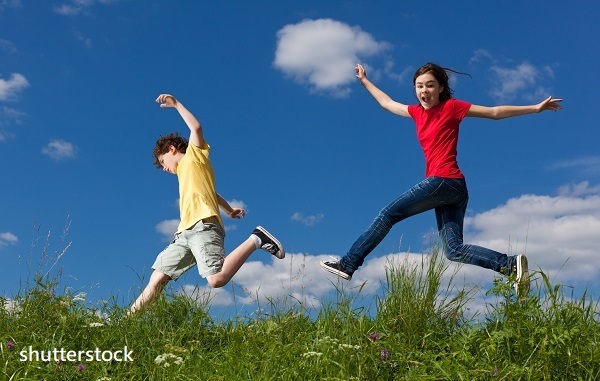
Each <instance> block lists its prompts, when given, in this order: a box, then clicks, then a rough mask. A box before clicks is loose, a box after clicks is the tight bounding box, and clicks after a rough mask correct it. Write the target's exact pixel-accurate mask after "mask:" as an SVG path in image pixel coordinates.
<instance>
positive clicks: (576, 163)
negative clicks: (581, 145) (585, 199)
mask: <svg viewBox="0 0 600 381" xmlns="http://www.w3.org/2000/svg"><path fill="white" fill-rule="evenodd" d="M549 169H551V170H562V169H568V170H573V169H574V170H577V171H579V172H581V173H583V174H584V175H600V156H584V157H579V158H575V159H570V160H563V161H559V162H556V163H553V164H551V165H550V166H549Z"/></svg>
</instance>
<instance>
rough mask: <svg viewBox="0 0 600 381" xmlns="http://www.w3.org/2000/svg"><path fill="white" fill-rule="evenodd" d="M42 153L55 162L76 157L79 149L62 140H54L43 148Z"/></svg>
mask: <svg viewBox="0 0 600 381" xmlns="http://www.w3.org/2000/svg"><path fill="white" fill-rule="evenodd" d="M42 153H43V154H44V155H47V156H49V157H51V158H52V159H55V160H61V159H69V158H73V157H75V154H76V153H77V147H76V146H75V145H73V143H69V142H67V141H64V140H62V139H54V140H51V141H50V142H49V143H48V145H47V146H46V147H44V148H42Z"/></svg>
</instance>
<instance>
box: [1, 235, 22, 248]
mask: <svg viewBox="0 0 600 381" xmlns="http://www.w3.org/2000/svg"><path fill="white" fill-rule="evenodd" d="M17 243H19V237H17V236H16V235H14V234H13V233H11V232H4V233H0V247H2V246H7V245H16V244H17Z"/></svg>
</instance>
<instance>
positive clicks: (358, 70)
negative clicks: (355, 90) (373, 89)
mask: <svg viewBox="0 0 600 381" xmlns="http://www.w3.org/2000/svg"><path fill="white" fill-rule="evenodd" d="M354 70H355V71H356V78H358V79H361V80H362V79H363V78H367V72H366V71H365V68H364V67H362V65H361V64H356V67H355V68H354Z"/></svg>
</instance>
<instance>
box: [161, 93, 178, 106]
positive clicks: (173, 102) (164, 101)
mask: <svg viewBox="0 0 600 381" xmlns="http://www.w3.org/2000/svg"><path fill="white" fill-rule="evenodd" d="M156 102H157V103H160V107H175V106H177V99H175V97H174V96H172V95H170V94H160V95H159V96H158V98H156Z"/></svg>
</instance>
